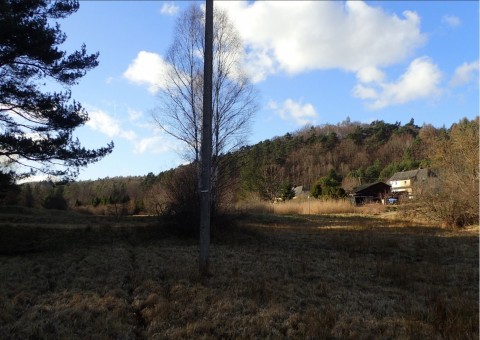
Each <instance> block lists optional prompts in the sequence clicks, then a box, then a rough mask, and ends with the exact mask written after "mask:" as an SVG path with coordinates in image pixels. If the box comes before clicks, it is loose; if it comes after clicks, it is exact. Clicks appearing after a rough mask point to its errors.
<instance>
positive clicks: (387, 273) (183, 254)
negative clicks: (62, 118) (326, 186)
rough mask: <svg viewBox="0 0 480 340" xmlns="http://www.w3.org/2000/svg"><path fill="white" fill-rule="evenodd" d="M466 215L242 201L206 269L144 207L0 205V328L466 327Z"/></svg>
mask: <svg viewBox="0 0 480 340" xmlns="http://www.w3.org/2000/svg"><path fill="white" fill-rule="evenodd" d="M478 231H479V229H478V227H469V228H464V229H456V230H454V229H446V228H439V227H435V226H428V225H423V224H417V223H415V222H412V221H404V220H401V219H400V218H397V219H385V218H384V217H383V214H379V215H365V214H359V213H358V212H355V213H341V214H340V213H339V214H323V215H308V214H305V215H301V214H296V215H289V214H287V213H286V212H285V214H283V215H276V214H272V213H255V214H252V213H245V212H243V213H242V214H239V215H235V216H229V217H228V218H225V221H224V223H219V227H218V229H217V230H216V232H215V235H214V238H213V240H212V245H211V248H210V257H211V268H212V275H211V276H210V277H208V278H202V277H200V276H199V275H198V265H197V257H198V246H197V242H196V241H195V240H193V239H181V238H178V237H177V236H175V234H174V233H172V230H171V226H168V225H165V224H164V223H162V222H161V221H159V220H158V219H157V218H154V217H122V218H113V217H105V216H87V215H81V214H76V213H73V212H61V211H47V210H34V209H26V208H18V209H13V208H11V207H10V208H2V209H1V210H0V235H1V237H0V338H2V339H25V338H49V339H143V338H149V339H173V338H175V339H177V338H189V339H191V338H212V339H213V338H274V339H278V338H311V339H346V338H347V339H348V338H351V339H372V338H404V339H406V338H408V339H439V338H440V339H441V338H444V339H478V336H479V330H478V321H479V320H478V317H479V314H478V306H479V305H478V302H479V291H478V285H479V272H478V270H479V259H478V246H479V238H478Z"/></svg>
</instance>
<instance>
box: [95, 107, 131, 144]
mask: <svg viewBox="0 0 480 340" xmlns="http://www.w3.org/2000/svg"><path fill="white" fill-rule="evenodd" d="M89 117H90V119H89V120H88V121H87V123H86V125H87V126H89V127H90V128H91V129H93V130H96V131H100V132H101V133H103V134H105V135H107V136H108V137H110V138H113V137H121V138H124V139H127V140H129V141H133V140H135V139H136V138H137V136H136V134H135V132H134V131H132V130H123V129H122V128H121V127H120V124H119V122H118V121H117V120H116V119H114V118H112V117H110V116H109V115H108V114H107V113H105V112H104V111H102V110H99V109H93V110H90V111H89Z"/></svg>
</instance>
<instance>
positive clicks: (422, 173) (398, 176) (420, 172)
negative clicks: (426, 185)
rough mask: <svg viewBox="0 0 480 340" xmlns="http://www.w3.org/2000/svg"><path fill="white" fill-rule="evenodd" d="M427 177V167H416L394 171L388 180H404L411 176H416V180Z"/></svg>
mask: <svg viewBox="0 0 480 340" xmlns="http://www.w3.org/2000/svg"><path fill="white" fill-rule="evenodd" d="M427 177H428V169H417V170H410V171H401V172H397V173H395V174H394V175H393V176H392V177H390V179H389V180H388V181H389V182H392V181H404V180H407V179H411V178H416V179H417V180H425V179H427Z"/></svg>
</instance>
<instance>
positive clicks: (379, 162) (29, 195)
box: [3, 119, 478, 215]
mask: <svg viewBox="0 0 480 340" xmlns="http://www.w3.org/2000/svg"><path fill="white" fill-rule="evenodd" d="M463 130H465V131H470V132H468V133H467V132H465V131H463ZM475 136H478V120H477V119H476V120H472V121H469V120H467V119H463V120H461V121H460V122H459V123H458V124H453V125H452V126H451V127H450V128H448V129H447V128H435V127H433V126H431V125H423V126H421V127H420V126H417V125H415V123H414V121H413V119H412V120H410V122H408V123H406V124H404V125H402V124H401V123H400V122H397V123H395V124H390V123H386V122H384V121H381V120H380V121H374V122H372V123H370V124H365V123H359V122H351V121H350V120H349V119H346V120H345V121H343V122H341V123H339V124H336V125H330V124H327V125H321V126H314V127H306V128H303V129H301V130H298V131H295V132H292V133H287V134H286V135H284V136H280V137H274V138H272V139H269V140H265V141H262V142H259V143H257V144H254V145H250V146H244V147H242V148H241V149H239V150H238V151H236V152H233V153H229V154H227V155H224V156H222V159H221V162H220V163H221V167H220V171H219V173H217V174H216V175H217V176H216V177H215V181H216V183H217V191H216V193H215V194H216V197H217V200H218V201H219V202H222V203H228V204H234V203H235V202H239V201H241V200H246V199H251V198H252V197H256V198H260V199H264V200H271V199H272V198H274V197H279V196H282V195H284V194H285V192H284V191H285V190H287V191H288V190H290V189H289V188H291V187H293V186H300V185H301V186H303V187H304V188H305V189H306V190H309V189H310V188H311V187H312V186H313V185H314V184H315V183H317V182H318V180H319V179H321V178H322V177H324V176H327V175H330V176H333V177H334V178H335V180H336V181H337V182H338V185H339V186H341V187H342V190H343V191H346V192H348V191H349V190H351V189H352V188H354V187H356V186H358V185H361V184H364V183H369V182H375V181H378V180H383V181H385V180H387V179H388V178H389V177H390V176H392V175H393V174H394V173H395V172H397V171H402V170H411V169H417V168H418V167H425V168H426V167H445V168H446V167H447V165H446V164H443V165H442V164H441V163H439V161H438V159H440V158H442V157H443V156H441V152H444V151H445V152H448V150H449V149H451V148H450V147H445V145H446V144H445V143H451V142H452V141H453V140H454V138H457V139H459V140H458V141H456V142H455V143H456V144H459V145H464V149H465V150H463V151H465V152H469V154H471V156H472V157H471V161H470V162H471V163H472V162H473V163H472V164H471V165H469V166H470V167H472V169H473V171H474V173H473V174H472V176H473V177H472V176H470V177H472V181H473V182H475V181H477V182H478V176H477V175H476V174H475V170H474V169H475V164H477V168H478V138H477V137H475ZM462 138H463V140H460V139H462ZM442 150H444V151H442ZM463 151H461V152H463ZM465 152H463V153H465ZM475 156H476V157H475ZM449 157H450V156H449ZM451 157H453V158H452V160H451V163H455V164H461V163H462V162H464V161H465V158H462V157H461V156H460V155H459V153H457V154H452V155H451ZM443 158H445V157H443ZM457 158H458V159H457ZM475 162H476V163H475ZM457 170H458V169H457ZM457 170H455V171H457ZM458 171H461V169H460V170H458ZM473 182H472V183H473ZM473 184H475V183H473ZM459 185H460V184H459ZM195 187H196V181H195V170H194V169H193V167H192V166H191V165H187V166H181V167H179V168H177V169H171V170H168V171H164V172H161V173H159V174H157V175H156V174H154V173H152V172H151V173H149V174H148V175H147V176H142V177H116V178H104V179H98V180H94V181H79V182H73V183H68V184H65V185H59V184H53V183H47V182H42V183H29V184H25V185H22V188H21V192H16V194H15V195H10V196H11V197H8V196H7V197H6V198H4V199H3V201H4V202H5V203H9V204H12V203H16V204H21V205H24V206H27V207H40V206H43V207H46V208H56V209H65V208H67V207H70V208H75V209H77V210H84V211H89V212H93V213H95V214H109V215H123V214H139V213H148V214H158V213H161V212H165V209H167V210H168V209H170V208H172V207H171V204H170V203H171V202H175V201H179V200H180V201H181V200H182V199H184V198H185V197H187V196H190V197H194V196H195ZM477 187H478V185H477ZM343 191H342V192H343ZM184 203H185V202H184ZM190 203H191V202H187V205H188V204H190Z"/></svg>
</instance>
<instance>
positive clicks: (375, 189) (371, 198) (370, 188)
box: [350, 182, 391, 205]
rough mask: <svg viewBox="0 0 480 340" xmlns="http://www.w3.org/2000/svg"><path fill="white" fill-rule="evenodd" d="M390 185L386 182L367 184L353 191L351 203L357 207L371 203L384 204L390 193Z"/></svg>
mask: <svg viewBox="0 0 480 340" xmlns="http://www.w3.org/2000/svg"><path fill="white" fill-rule="evenodd" d="M390 188H391V187H390V185H388V184H387V183H384V182H375V183H367V184H363V185H360V186H358V187H356V188H355V189H353V192H352V193H351V194H350V197H351V201H352V203H354V204H355V205H357V204H363V203H369V202H383V199H384V198H385V197H386V196H387V195H388V194H389V193H390Z"/></svg>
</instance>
